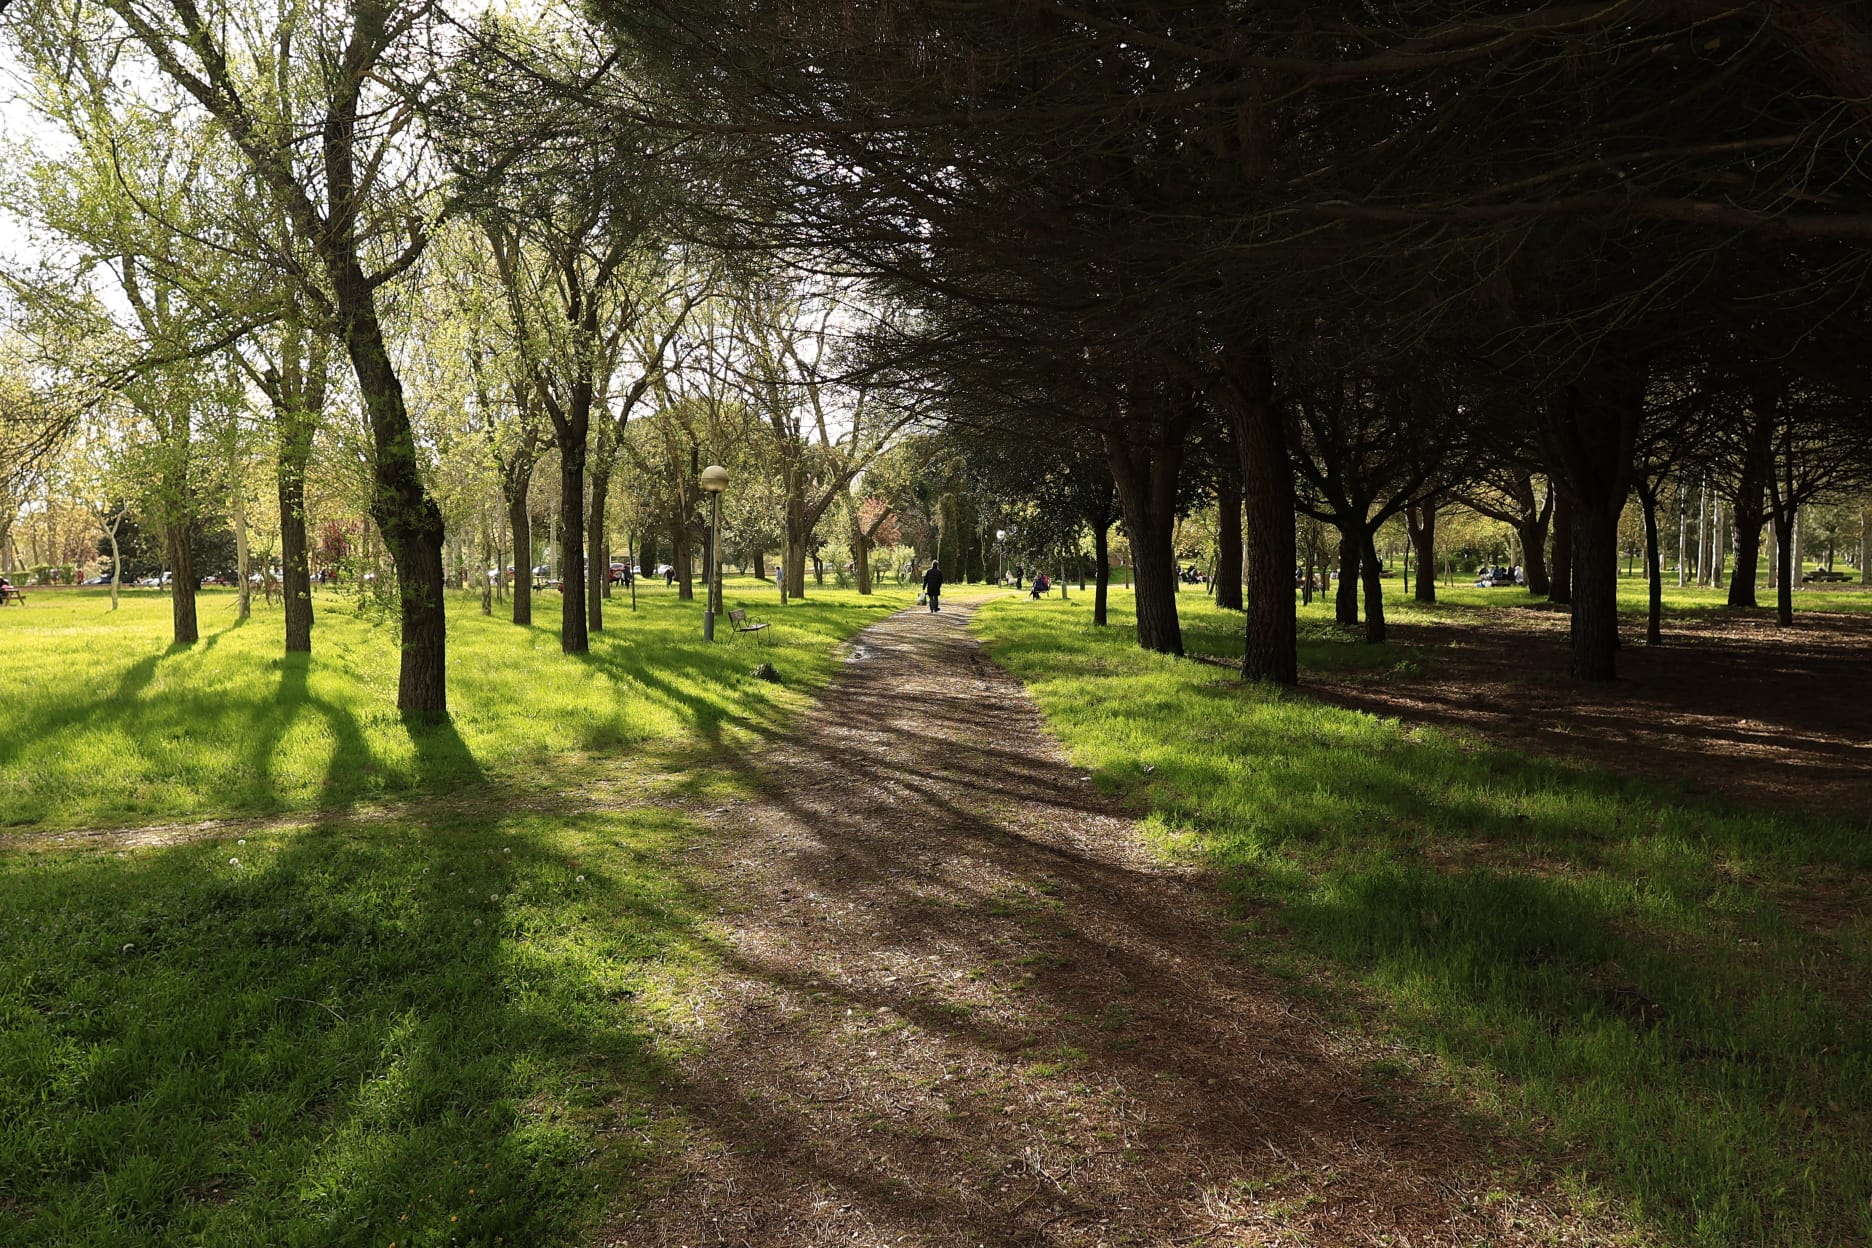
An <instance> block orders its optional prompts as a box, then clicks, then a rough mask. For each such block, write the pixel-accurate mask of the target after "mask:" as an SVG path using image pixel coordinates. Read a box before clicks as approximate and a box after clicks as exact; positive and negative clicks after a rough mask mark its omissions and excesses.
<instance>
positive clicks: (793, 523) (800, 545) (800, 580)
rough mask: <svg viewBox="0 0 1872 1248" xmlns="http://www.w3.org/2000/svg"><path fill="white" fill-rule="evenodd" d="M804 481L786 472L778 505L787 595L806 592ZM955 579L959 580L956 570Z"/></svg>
mask: <svg viewBox="0 0 1872 1248" xmlns="http://www.w3.org/2000/svg"><path fill="white" fill-rule="evenodd" d="M804 489H805V487H804V485H803V483H800V482H799V481H797V480H796V479H795V478H793V477H791V476H789V479H788V480H787V481H786V499H785V501H784V503H783V506H782V511H781V523H782V527H783V528H784V529H785V530H786V549H785V550H784V551H783V552H782V554H783V555H784V557H785V560H786V563H785V574H786V589H787V596H788V597H790V598H804V597H805V596H806V560H807V556H808V554H809V553H810V552H809V551H808V550H807V546H808V544H809V543H810V541H811V538H812V526H811V524H810V523H809V522H808V521H807V518H806V497H805V493H804ZM955 569H956V564H955V562H954V561H953V560H952V561H951V562H950V563H949V565H948V568H947V569H946V570H947V571H950V572H952V573H953V572H954V571H955ZM955 579H956V580H961V579H962V578H961V576H960V575H959V574H958V575H956V576H955Z"/></svg>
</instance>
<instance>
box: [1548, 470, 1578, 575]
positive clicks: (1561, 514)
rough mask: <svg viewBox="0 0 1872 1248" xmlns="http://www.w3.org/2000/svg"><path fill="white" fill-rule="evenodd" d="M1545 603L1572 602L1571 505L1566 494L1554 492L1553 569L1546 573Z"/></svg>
mask: <svg viewBox="0 0 1872 1248" xmlns="http://www.w3.org/2000/svg"><path fill="white" fill-rule="evenodd" d="M1547 601H1548V602H1559V603H1570V602H1572V601H1573V504H1572V503H1571V502H1570V501H1568V499H1567V496H1566V492H1565V491H1564V490H1559V491H1556V492H1555V497H1554V513H1553V567H1552V569H1550V571H1549V573H1548V582H1547Z"/></svg>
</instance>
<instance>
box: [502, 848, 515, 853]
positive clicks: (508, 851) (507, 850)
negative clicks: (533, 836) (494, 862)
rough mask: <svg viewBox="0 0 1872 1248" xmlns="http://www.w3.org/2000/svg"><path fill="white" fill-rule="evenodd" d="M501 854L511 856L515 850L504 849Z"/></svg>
mask: <svg viewBox="0 0 1872 1248" xmlns="http://www.w3.org/2000/svg"><path fill="white" fill-rule="evenodd" d="M501 853H503V854H511V853H513V850H511V849H503V850H501Z"/></svg>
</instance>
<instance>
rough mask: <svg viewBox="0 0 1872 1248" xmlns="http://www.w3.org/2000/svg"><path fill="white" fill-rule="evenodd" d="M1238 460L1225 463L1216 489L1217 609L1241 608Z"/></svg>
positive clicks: (1240, 505) (1239, 481)
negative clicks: (1217, 521) (1217, 520)
mask: <svg viewBox="0 0 1872 1248" xmlns="http://www.w3.org/2000/svg"><path fill="white" fill-rule="evenodd" d="M1240 467H1241V465H1240V460H1239V457H1238V458H1237V461H1236V462H1235V463H1233V464H1225V465H1224V466H1223V469H1222V480H1221V483H1220V485H1218V486H1217V488H1216V511H1217V513H1218V519H1219V521H1220V523H1219V524H1218V525H1217V526H1216V574H1215V600H1216V606H1218V607H1221V608H1222V609H1223V610H1224V611H1239V610H1241V609H1242V488H1241V476H1240Z"/></svg>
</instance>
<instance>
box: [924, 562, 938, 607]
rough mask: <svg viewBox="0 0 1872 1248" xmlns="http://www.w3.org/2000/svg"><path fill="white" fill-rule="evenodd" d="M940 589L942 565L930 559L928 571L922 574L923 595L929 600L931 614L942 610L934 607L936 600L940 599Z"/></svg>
mask: <svg viewBox="0 0 1872 1248" xmlns="http://www.w3.org/2000/svg"><path fill="white" fill-rule="evenodd" d="M942 587H943V574H942V564H940V563H938V562H937V561H936V560H934V559H932V560H930V566H929V571H927V572H925V573H924V574H923V593H924V595H925V596H926V597H928V598H929V608H930V611H931V612H932V613H934V612H937V611H940V610H942V608H941V607H939V606H937V605H936V600H937V599H938V598H941V597H942Z"/></svg>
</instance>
